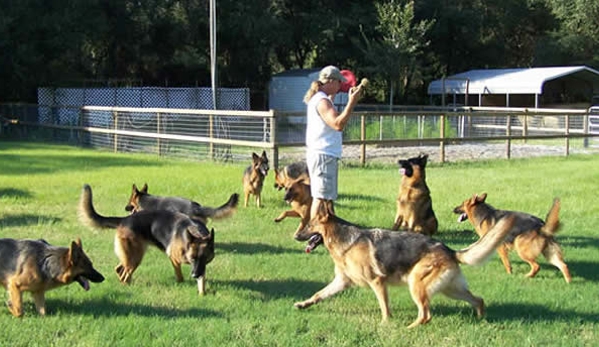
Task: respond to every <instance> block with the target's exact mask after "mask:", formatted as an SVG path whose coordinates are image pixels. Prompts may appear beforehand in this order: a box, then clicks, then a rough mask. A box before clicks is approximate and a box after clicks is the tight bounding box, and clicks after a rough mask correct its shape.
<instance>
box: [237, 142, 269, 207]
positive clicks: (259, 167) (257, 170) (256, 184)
mask: <svg viewBox="0 0 599 347" xmlns="http://www.w3.org/2000/svg"><path fill="white" fill-rule="evenodd" d="M268 170H269V166H268V158H267V157H266V151H262V155H261V156H259V155H258V154H256V153H252V164H251V165H250V166H248V167H247V168H246V169H245V170H244V172H243V193H244V201H243V206H244V207H247V206H248V200H249V198H250V194H251V195H254V196H255V197H256V206H258V207H262V199H261V194H262V186H264V179H265V178H266V175H268Z"/></svg>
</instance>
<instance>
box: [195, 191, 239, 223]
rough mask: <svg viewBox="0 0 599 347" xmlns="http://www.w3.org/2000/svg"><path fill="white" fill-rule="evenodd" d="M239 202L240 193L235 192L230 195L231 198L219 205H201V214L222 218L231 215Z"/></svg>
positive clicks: (206, 216) (207, 216)
mask: <svg viewBox="0 0 599 347" xmlns="http://www.w3.org/2000/svg"><path fill="white" fill-rule="evenodd" d="M238 203H239V194H237V193H233V194H231V196H230V197H229V200H228V201H227V202H225V203H224V204H223V205H221V206H219V207H216V208H214V207H208V206H202V207H200V211H199V214H200V215H201V216H202V217H205V218H212V219H222V218H226V217H229V216H231V215H233V213H235V211H237V204H238Z"/></svg>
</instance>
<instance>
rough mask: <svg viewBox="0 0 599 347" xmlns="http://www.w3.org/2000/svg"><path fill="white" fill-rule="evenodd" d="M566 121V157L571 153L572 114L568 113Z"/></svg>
mask: <svg viewBox="0 0 599 347" xmlns="http://www.w3.org/2000/svg"><path fill="white" fill-rule="evenodd" d="M565 118H566V119H565V120H564V121H565V122H566V124H564V128H565V129H566V134H565V135H566V157H567V156H568V155H570V115H569V114H567V115H566V116H565Z"/></svg>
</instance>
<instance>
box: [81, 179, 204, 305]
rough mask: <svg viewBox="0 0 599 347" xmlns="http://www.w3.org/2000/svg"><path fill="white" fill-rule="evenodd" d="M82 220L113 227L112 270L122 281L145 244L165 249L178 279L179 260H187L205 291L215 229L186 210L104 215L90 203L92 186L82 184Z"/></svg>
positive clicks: (128, 276) (138, 261)
mask: <svg viewBox="0 0 599 347" xmlns="http://www.w3.org/2000/svg"><path fill="white" fill-rule="evenodd" d="M79 217H80V219H81V221H82V222H83V223H84V224H86V225H88V226H90V227H93V228H103V229H107V228H110V229H116V235H115V237H114V251H115V253H116V255H117V257H118V258H119V261H120V262H119V264H118V265H117V266H116V267H115V271H116V273H117V275H118V277H119V280H120V281H121V283H130V282H131V279H132V276H133V272H134V271H135V270H136V269H137V267H138V266H139V265H140V264H141V261H142V259H143V257H144V254H145V252H146V249H147V248H148V245H154V246H156V247H157V248H158V249H160V250H161V251H163V252H165V253H166V254H167V255H168V257H169V259H170V261H171V264H172V265H173V268H174V270H175V276H176V279H177V282H182V281H183V274H182V273H181V264H190V265H191V267H192V269H191V277H192V278H195V279H196V280H197V282H198V291H199V293H200V294H201V295H203V294H205V289H204V288H205V274H206V266H207V265H208V264H209V263H210V262H211V261H212V259H214V229H212V230H211V231H210V232H208V229H207V228H206V226H205V225H204V224H202V223H200V222H198V221H194V220H192V219H191V218H189V217H188V216H187V215H186V214H183V213H180V212H172V211H166V210H144V211H139V212H136V213H133V214H131V215H129V216H127V217H104V216H102V215H99V214H98V213H97V212H96V210H95V208H94V205H93V197H92V190H91V187H90V186H89V185H87V184H86V185H84V186H83V191H82V193H81V200H80V202H79Z"/></svg>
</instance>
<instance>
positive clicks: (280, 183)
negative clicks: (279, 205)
mask: <svg viewBox="0 0 599 347" xmlns="http://www.w3.org/2000/svg"><path fill="white" fill-rule="evenodd" d="M299 178H301V179H303V181H304V182H305V183H306V184H310V173H308V165H307V164H306V162H305V161H298V162H295V163H291V164H289V165H287V166H284V167H283V168H282V169H281V170H277V169H275V188H276V189H278V190H281V189H283V188H285V187H286V186H287V184H288V183H290V182H292V181H295V180H297V179H299Z"/></svg>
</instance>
